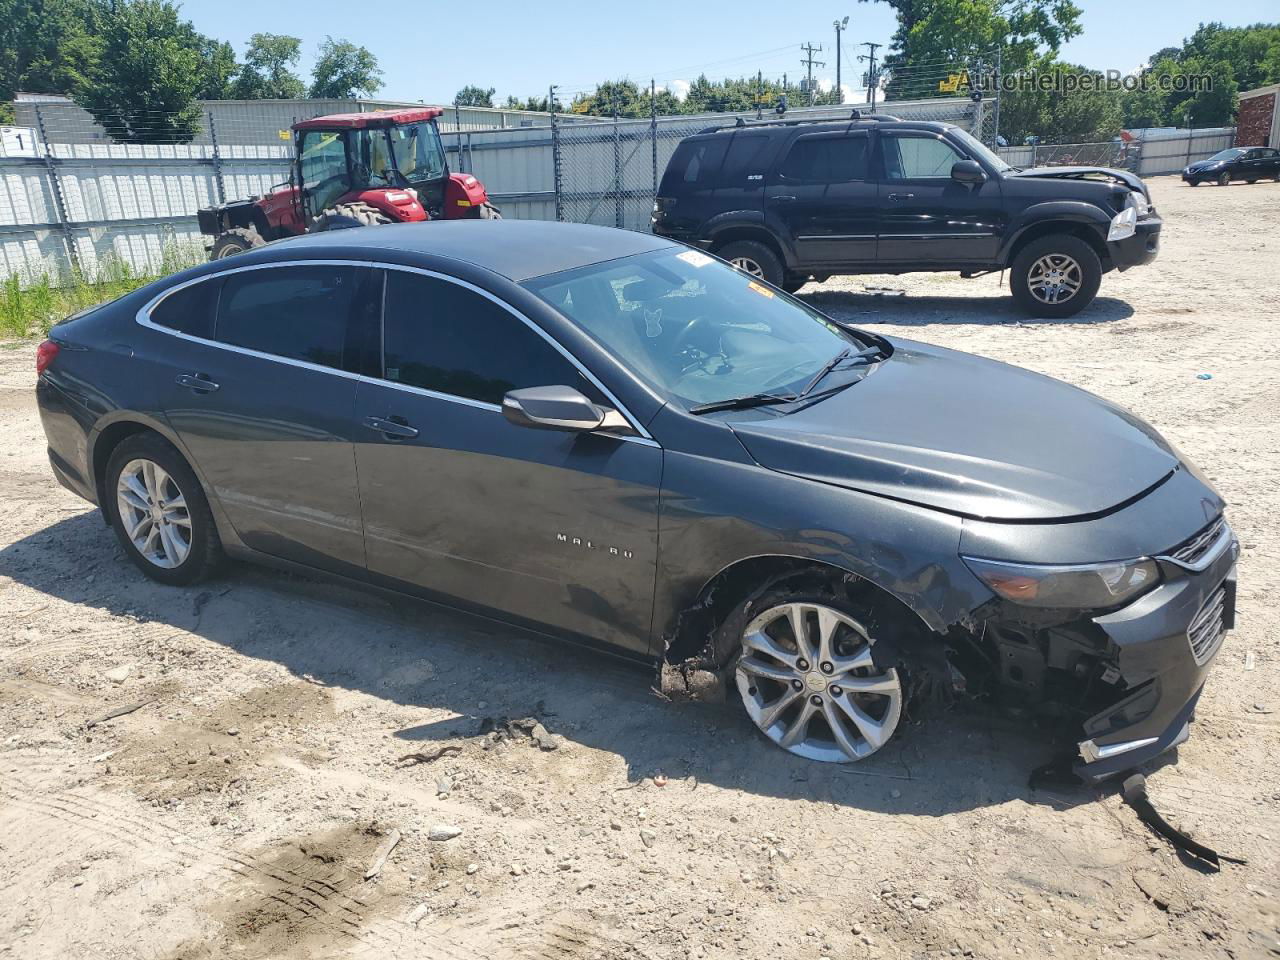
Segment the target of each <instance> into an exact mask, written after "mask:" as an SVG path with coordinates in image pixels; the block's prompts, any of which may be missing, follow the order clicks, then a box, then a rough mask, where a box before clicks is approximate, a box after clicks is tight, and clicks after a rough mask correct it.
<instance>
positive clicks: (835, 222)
mask: <svg viewBox="0 0 1280 960" xmlns="http://www.w3.org/2000/svg"><path fill="white" fill-rule="evenodd" d="M870 143H871V137H870V134H868V133H867V131H865V130H855V131H847V132H846V131H836V132H834V133H815V134H805V135H801V136H799V137H797V138H796V139H795V140H794V141H793V142H792V144H791V147H790V149H789V150H788V151H787V153H786V156H784V157H783V158H782V161H781V162H780V163H779V164H778V165H777V167H776V172H775V174H774V175H773V177H772V182H771V183H770V184H769V187H768V191H767V195H766V203H767V207H768V211H769V216H770V218H771V219H774V220H775V221H776V222H777V223H779V224H781V225H782V229H783V235H784V236H786V237H787V238H789V239H790V241H791V243H792V245H793V247H794V249H795V251H796V257H797V259H798V260H799V261H800V264H801V265H802V266H805V267H808V266H812V265H819V264H843V263H859V262H871V261H874V260H875V259H876V184H875V182H874V181H872V180H871V179H870V177H869V176H868V172H867V171H868V166H869V159H870V156H869V155H870Z"/></svg>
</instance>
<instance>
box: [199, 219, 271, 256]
mask: <svg viewBox="0 0 1280 960" xmlns="http://www.w3.org/2000/svg"><path fill="white" fill-rule="evenodd" d="M266 242H267V241H265V240H263V239H262V234H260V233H259V232H258V228H257V227H232V228H231V229H230V230H227V231H226V232H224V233H220V234H218V236H217V238H216V239H215V240H214V241H213V248H212V249H211V250H210V251H209V259H210V260H222V259H224V258H226V257H234V256H235V255H236V254H237V253H244V252H245V251H246V250H252V249H253V248H254V247H260V246H262V245H263V244H264V243H266Z"/></svg>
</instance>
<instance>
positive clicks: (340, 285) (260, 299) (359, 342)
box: [215, 264, 382, 372]
mask: <svg viewBox="0 0 1280 960" xmlns="http://www.w3.org/2000/svg"><path fill="white" fill-rule="evenodd" d="M381 277H382V272H381V271H380V270H373V269H369V268H364V267H351V266H328V265H320V264H315V265H311V264H307V265H298V266H293V265H288V266H278V267H267V268H265V269H261V270H243V271H240V272H237V273H231V274H228V275H227V277H226V279H225V281H224V282H223V288H222V295H221V296H220V297H219V301H218V313H217V326H216V329H215V336H216V339H217V340H218V341H219V342H221V343H226V344H229V345H231V346H236V347H244V348H245V349H248V350H256V351H258V352H260V353H267V354H271V355H272V356H276V357H283V358H285V359H289V360H302V361H305V362H307V363H315V364H319V365H320V366H325V367H334V368H335V369H349V370H353V371H357V372H358V371H359V369H360V367H361V366H362V357H363V356H364V351H365V348H366V344H367V343H368V340H369V337H368V333H369V331H370V329H372V328H373V327H374V326H375V325H376V318H377V308H378V305H379V301H380V293H381Z"/></svg>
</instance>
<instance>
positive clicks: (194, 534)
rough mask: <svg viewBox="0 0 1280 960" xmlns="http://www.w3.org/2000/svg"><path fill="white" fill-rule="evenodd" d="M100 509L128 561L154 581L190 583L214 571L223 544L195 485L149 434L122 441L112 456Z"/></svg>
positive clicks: (165, 444) (162, 442)
mask: <svg viewBox="0 0 1280 960" xmlns="http://www.w3.org/2000/svg"><path fill="white" fill-rule="evenodd" d="M104 491H105V492H106V495H107V496H106V498H105V499H106V504H105V508H106V510H107V513H108V518H109V519H110V520H111V524H112V526H113V527H114V528H115V531H116V536H117V538H118V539H119V540H120V545H121V546H123V547H124V549H125V552H126V553H127V554H129V559H130V560H132V561H133V562H134V564H135V565H136V566H137V567H138V568H139V569H141V570H142V572H143V573H145V574H146V575H147V576H149V577H151V578H152V579H153V580H159V581H160V582H161V583H168V584H174V585H181V584H188V583H194V582H195V581H197V580H199V579H201V578H202V577H204V576H206V575H208V574H209V573H211V572H212V571H213V570H215V569H216V568H217V566H218V564H219V562H220V561H221V559H222V543H221V541H220V540H219V538H218V531H217V529H216V527H215V526H214V522H213V514H212V513H211V512H210V510H209V502H208V500H206V499H205V496H204V491H203V490H202V489H201V488H200V482H199V481H198V480H197V479H196V476H195V474H194V473H193V472H192V470H191V468H190V467H189V466H187V463H186V461H185V460H183V459H182V456H181V455H180V454H179V453H178V451H177V450H175V449H174V448H173V447H172V446H171V445H170V444H169V443H168V442H167V441H165V440H164V439H162V438H161V437H159V436H156V435H154V434H137V435H135V436H132V437H128V438H126V439H125V440H124V441H122V442H121V443H120V445H119V446H118V447H116V449H115V450H113V451H112V453H111V458H110V459H109V460H108V462H107V473H106V477H105V483H104Z"/></svg>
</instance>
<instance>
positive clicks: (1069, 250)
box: [1009, 233, 1102, 319]
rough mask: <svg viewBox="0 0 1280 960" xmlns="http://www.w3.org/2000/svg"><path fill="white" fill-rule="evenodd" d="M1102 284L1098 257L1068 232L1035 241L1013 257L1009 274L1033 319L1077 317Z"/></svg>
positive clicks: (1014, 290) (1018, 298)
mask: <svg viewBox="0 0 1280 960" xmlns="http://www.w3.org/2000/svg"><path fill="white" fill-rule="evenodd" d="M1101 283H1102V262H1101V261H1100V260H1099V259H1098V254H1097V253H1096V252H1095V251H1094V249H1093V247H1091V246H1089V244H1087V243H1086V242H1085V241H1083V240H1081V239H1080V238H1079V237H1073V236H1071V235H1070V234H1067V233H1053V234H1050V235H1049V236H1047V237H1041V238H1040V239H1038V240H1032V241H1031V242H1030V243H1028V244H1027V245H1026V246H1025V247H1023V248H1022V250H1021V251H1020V252H1019V253H1018V255H1017V256H1016V257H1014V258H1013V266H1012V267H1011V269H1010V274H1009V289H1010V290H1011V291H1012V293H1013V299H1014V300H1016V301H1017V302H1018V305H1019V306H1020V307H1022V309H1023V310H1025V311H1027V312H1028V313H1030V314H1032V315H1033V316H1037V317H1049V318H1052V319H1061V318H1063V317H1072V316H1075V315H1076V314H1077V313H1079V312H1080V311H1081V310H1083V309H1084V308H1085V307H1087V306H1088V305H1089V304H1090V303H1092V302H1093V298H1094V297H1095V296H1097V294H1098V286H1099V285H1100V284H1101ZM1064 286H1065V289H1064ZM1055 288H1056V289H1055Z"/></svg>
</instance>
